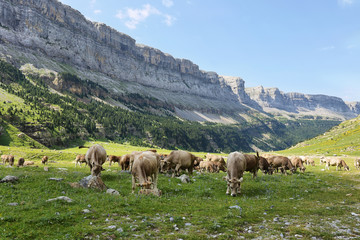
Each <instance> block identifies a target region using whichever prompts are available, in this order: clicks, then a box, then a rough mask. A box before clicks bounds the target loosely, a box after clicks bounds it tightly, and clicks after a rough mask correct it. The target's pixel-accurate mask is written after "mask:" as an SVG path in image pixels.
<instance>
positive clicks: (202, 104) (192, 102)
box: [0, 0, 360, 118]
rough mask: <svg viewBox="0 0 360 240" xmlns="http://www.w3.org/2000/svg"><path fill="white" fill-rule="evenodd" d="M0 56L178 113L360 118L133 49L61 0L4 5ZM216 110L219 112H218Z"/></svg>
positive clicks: (342, 108) (319, 99) (350, 110)
mask: <svg viewBox="0 0 360 240" xmlns="http://www.w3.org/2000/svg"><path fill="white" fill-rule="evenodd" d="M0 56H1V57H2V58H5V59H7V60H8V61H11V62H13V63H15V64H17V65H18V66H19V67H20V66H21V65H24V64H26V63H32V64H34V65H35V66H36V67H37V68H40V67H41V68H47V69H51V70H53V71H56V72H63V71H70V72H73V73H76V74H77V75H79V76H80V77H83V78H86V79H90V80H92V81H95V82H97V83H99V84H100V85H102V86H103V87H105V88H108V89H109V90H110V91H112V92H113V93H122V94H123V93H140V94H144V95H148V96H150V97H155V98H157V99H159V100H160V101H163V102H167V103H170V104H172V105H174V106H176V107H177V108H178V109H180V110H190V111H202V112H208V111H209V109H211V111H210V112H222V113H226V114H228V115H233V116H236V115H239V113H243V112H244V111H248V110H249V109H250V108H253V109H256V110H258V111H262V112H267V110H266V109H267V108H273V109H278V110H282V111H286V112H292V113H296V112H299V109H309V111H308V112H313V113H314V114H316V109H319V107H320V108H321V109H322V110H324V111H323V113H325V112H326V113H327V112H331V113H333V112H335V113H336V114H334V115H333V116H335V117H336V118H339V117H340V118H348V117H349V116H353V115H355V114H358V113H360V108H359V107H358V106H356V104H353V105H351V106H353V107H351V106H350V105H346V104H345V103H344V102H343V101H342V100H341V99H338V98H333V97H327V96H318V95H313V96H311V95H304V94H297V93H288V94H284V93H282V92H280V91H279V90H278V89H264V88H259V89H258V88H255V89H248V90H246V91H245V82H244V81H243V80H242V79H241V78H239V77H226V76H220V75H218V74H217V73H215V72H206V71H202V70H200V69H199V67H198V66H197V65H196V64H194V63H192V62H191V61H189V60H186V59H177V58H174V57H172V56H171V55H169V54H166V53H163V52H161V51H160V50H158V49H154V48H151V47H148V46H144V45H139V44H136V42H135V40H134V39H133V38H131V37H130V36H128V35H126V34H123V33H120V32H118V31H116V30H114V29H112V28H111V27H108V26H106V25H105V24H101V23H94V22H91V21H89V20H87V19H85V17H84V16H83V15H81V13H80V12H78V11H76V10H74V9H72V8H71V7H69V6H66V5H63V4H62V3H60V2H58V1H57V0H0ZM216 110H219V111H216Z"/></svg>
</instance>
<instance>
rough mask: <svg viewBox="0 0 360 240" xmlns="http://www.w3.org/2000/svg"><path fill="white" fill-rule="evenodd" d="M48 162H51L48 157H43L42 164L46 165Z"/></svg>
mask: <svg viewBox="0 0 360 240" xmlns="http://www.w3.org/2000/svg"><path fill="white" fill-rule="evenodd" d="M48 160H49V158H48V156H43V157H42V159H41V163H42V164H45V163H47V162H48Z"/></svg>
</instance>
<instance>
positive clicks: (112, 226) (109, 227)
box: [106, 225, 116, 229]
mask: <svg viewBox="0 0 360 240" xmlns="http://www.w3.org/2000/svg"><path fill="white" fill-rule="evenodd" d="M115 228H116V226H115V225H110V226H108V227H107V228H106V229H115Z"/></svg>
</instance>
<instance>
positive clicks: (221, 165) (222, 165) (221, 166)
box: [212, 157, 226, 172]
mask: <svg viewBox="0 0 360 240" xmlns="http://www.w3.org/2000/svg"><path fill="white" fill-rule="evenodd" d="M212 162H214V163H215V165H216V166H217V172H219V171H223V172H226V162H225V160H224V158H223V157H221V159H220V160H219V161H212Z"/></svg>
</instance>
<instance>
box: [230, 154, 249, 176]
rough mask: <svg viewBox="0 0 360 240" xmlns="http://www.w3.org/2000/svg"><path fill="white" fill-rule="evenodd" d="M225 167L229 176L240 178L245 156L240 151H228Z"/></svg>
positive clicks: (244, 164)
mask: <svg viewBox="0 0 360 240" xmlns="http://www.w3.org/2000/svg"><path fill="white" fill-rule="evenodd" d="M226 167H227V173H228V177H229V178H240V177H241V176H242V175H243V172H244V171H245V169H246V158H245V156H244V154H242V153H240V152H232V153H230V154H229V156H228V159H227V162H226Z"/></svg>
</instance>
